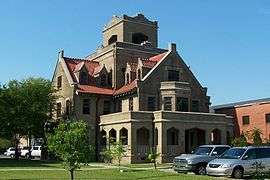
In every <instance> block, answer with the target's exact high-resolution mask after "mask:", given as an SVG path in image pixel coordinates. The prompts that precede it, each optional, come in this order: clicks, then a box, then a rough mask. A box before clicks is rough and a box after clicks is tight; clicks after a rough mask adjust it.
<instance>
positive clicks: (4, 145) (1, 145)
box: [0, 138, 12, 154]
mask: <svg viewBox="0 0 270 180" xmlns="http://www.w3.org/2000/svg"><path fill="white" fill-rule="evenodd" d="M11 145H12V143H11V140H8V139H5V138H0V154H3V153H4V152H5V151H6V150H7V149H8V148H9V147H10V146H11Z"/></svg>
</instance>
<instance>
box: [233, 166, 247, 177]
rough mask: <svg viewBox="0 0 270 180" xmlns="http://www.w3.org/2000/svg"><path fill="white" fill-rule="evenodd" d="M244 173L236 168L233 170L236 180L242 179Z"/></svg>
mask: <svg viewBox="0 0 270 180" xmlns="http://www.w3.org/2000/svg"><path fill="white" fill-rule="evenodd" d="M243 175H244V171H243V170H242V169H241V168H236V169H234V170H233V173H232V176H233V177H234V178H236V179H242V178H243Z"/></svg>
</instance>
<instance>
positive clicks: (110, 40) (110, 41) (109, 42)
mask: <svg viewBox="0 0 270 180" xmlns="http://www.w3.org/2000/svg"><path fill="white" fill-rule="evenodd" d="M116 41H117V35H112V36H111V37H110V39H109V41H108V44H109V45H110V44H112V43H114V42H116Z"/></svg>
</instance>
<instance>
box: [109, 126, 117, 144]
mask: <svg viewBox="0 0 270 180" xmlns="http://www.w3.org/2000/svg"><path fill="white" fill-rule="evenodd" d="M109 140H110V143H115V142H116V130H115V129H113V128H112V129H111V130H110V131H109Z"/></svg>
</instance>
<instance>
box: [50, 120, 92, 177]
mask: <svg viewBox="0 0 270 180" xmlns="http://www.w3.org/2000/svg"><path fill="white" fill-rule="evenodd" d="M87 132H88V131H87V126H86V124H85V123H84V122H82V121H79V122H73V123H72V122H70V123H60V124H59V126H58V127H57V128H56V129H55V131H54V133H53V134H51V135H49V136H48V148H49V150H50V151H51V152H54V153H56V155H57V156H59V157H60V159H62V160H63V165H64V168H65V169H66V170H67V171H69V172H70V179H71V180H73V179H74V171H75V170H76V169H79V168H80V163H87V162H89V160H90V158H89V157H91V154H92V149H91V147H90V145H89V142H88V136H87V134H88V133H87Z"/></svg>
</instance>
